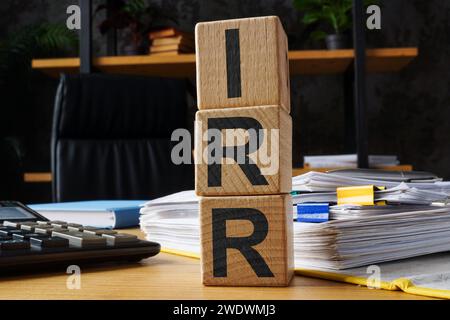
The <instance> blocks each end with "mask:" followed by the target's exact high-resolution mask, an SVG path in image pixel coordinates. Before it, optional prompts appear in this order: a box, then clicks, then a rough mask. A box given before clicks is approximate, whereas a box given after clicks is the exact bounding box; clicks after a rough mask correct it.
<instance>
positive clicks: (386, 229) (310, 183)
mask: <svg viewBox="0 0 450 320" xmlns="http://www.w3.org/2000/svg"><path fill="white" fill-rule="evenodd" d="M352 173H353V174H352ZM375 177H376V178H375ZM293 188H294V191H293V203H294V208H293V209H294V210H293V216H292V219H293V223H294V258H295V266H296V268H303V269H305V268H306V269H312V270H341V269H348V268H354V267H359V266H365V265H371V264H374V263H381V262H387V261H393V260H399V259H405V258H409V257H415V256H422V255H427V254H431V253H437V252H443V251H449V250H450V205H448V204H447V202H448V200H449V197H450V183H449V182H445V181H442V179H440V178H438V177H436V176H435V175H433V174H430V173H426V172H409V173H406V172H403V173H402V172H397V173H389V172H384V171H367V170H362V171H361V170H355V171H353V172H352V171H348V170H345V171H343V172H341V173H340V172H335V173H317V172H310V173H307V174H304V175H301V176H298V177H294V178H293ZM140 225H141V229H142V230H143V231H144V232H145V233H146V234H147V239H148V240H152V241H157V242H159V243H161V245H162V247H163V248H165V249H168V250H169V251H171V250H172V251H175V252H177V253H186V254H187V255H193V254H194V255H198V254H199V252H200V224H199V213H198V199H197V197H196V195H195V193H194V191H185V192H182V193H177V194H174V195H170V196H167V197H164V198H160V199H156V200H152V201H149V202H147V203H146V204H145V205H144V207H143V208H142V209H141V217H140Z"/></svg>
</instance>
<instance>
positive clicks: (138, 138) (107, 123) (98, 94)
mask: <svg viewBox="0 0 450 320" xmlns="http://www.w3.org/2000/svg"><path fill="white" fill-rule="evenodd" d="M186 113H187V103H186V87H185V81H184V80H177V79H162V78H147V77H130V76H116V75H114V76H112V75H102V74H90V75H62V76H61V80H60V84H59V87H58V90H57V93H56V101H55V111H54V119H53V132H52V173H53V198H54V200H55V201H58V202H59V201H78V200H95V199H110V200H112V199H153V198H155V197H159V196H163V195H166V194H169V193H173V192H177V191H181V190H187V189H193V186H194V168H193V165H174V164H173V163H172V161H171V150H172V146H173V145H174V144H175V142H171V141H170V137H171V134H172V131H173V130H175V129H176V128H185V127H186V121H187V120H186Z"/></svg>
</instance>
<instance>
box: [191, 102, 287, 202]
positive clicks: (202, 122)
mask: <svg viewBox="0 0 450 320" xmlns="http://www.w3.org/2000/svg"><path fill="white" fill-rule="evenodd" d="M239 117H241V118H251V119H255V120H257V122H259V123H260V125H261V127H262V128H263V129H268V130H267V131H264V140H262V144H261V146H260V147H259V149H258V150H259V151H260V152H261V153H260V154H258V151H255V152H253V153H250V154H249V158H250V159H251V160H252V161H253V162H254V163H255V164H256V165H257V166H258V168H259V169H260V170H261V173H262V174H263V177H264V178H265V180H266V182H267V184H263V185H255V184H253V183H252V182H251V181H250V180H249V178H248V177H247V176H246V174H245V173H244V171H243V169H242V168H241V166H239V165H238V164H236V162H235V161H233V160H232V159H231V158H226V159H225V158H222V166H221V184H220V185H219V186H208V179H210V175H211V171H209V170H210V169H209V168H208V164H207V160H208V159H207V157H206V156H205V152H207V150H208V140H207V139H205V137H206V138H207V134H206V130H207V129H208V121H209V120H210V119H218V118H219V119H220V118H223V119H227V118H230V119H231V118H239ZM196 121H197V122H196V124H197V125H196V132H195V140H196V141H195V152H196V153H195V157H196V162H197V163H196V168H195V169H196V170H195V190H196V193H197V194H198V195H201V196H214V195H255V194H279V193H289V192H291V189H292V179H291V177H292V119H291V117H290V116H289V114H287V113H286V112H285V111H284V110H283V109H281V108H280V107H278V106H264V107H246V108H232V109H211V110H200V111H198V112H197V113H196ZM233 121H234V120H229V121H228V120H227V123H228V124H229V125H230V127H232V126H233V125H234V123H233ZM236 126H238V125H236ZM273 129H275V131H273ZM278 130H279V131H278ZM235 133H236V136H237V137H238V138H239V139H237V141H239V140H240V141H241V143H240V145H243V144H245V142H242V141H248V138H246V133H247V132H246V131H242V130H241V131H240V132H238V131H235ZM277 135H278V137H277ZM202 138H203V139H202ZM224 141H227V139H226V134H225V131H222V144H223V143H224ZM237 144H238V143H235V145H237ZM206 154H207V153H206ZM261 155H268V156H269V157H268V159H264V157H261ZM200 159H201V160H202V161H201V162H200ZM265 170H266V171H265ZM265 172H268V173H269V174H264V173H265Z"/></svg>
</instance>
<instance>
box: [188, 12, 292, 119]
mask: <svg viewBox="0 0 450 320" xmlns="http://www.w3.org/2000/svg"><path fill="white" fill-rule="evenodd" d="M195 39H196V40H195V41H196V55H197V101H198V108H199V109H200V110H202V109H220V108H232V107H247V106H263V105H279V106H282V107H283V108H284V110H286V111H287V112H288V113H289V112H290V93H289V91H290V89H289V61H288V44H287V37H286V34H285V32H284V29H283V26H282V25H281V22H280V20H279V19H278V17H275V16H270V17H259V18H248V19H235V20H223V21H214V22H205V23H198V24H197V25H196V27H195Z"/></svg>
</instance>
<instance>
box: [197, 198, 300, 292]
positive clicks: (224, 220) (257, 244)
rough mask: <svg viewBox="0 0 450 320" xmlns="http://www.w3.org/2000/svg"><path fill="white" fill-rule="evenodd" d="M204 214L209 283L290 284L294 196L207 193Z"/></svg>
mask: <svg viewBox="0 0 450 320" xmlns="http://www.w3.org/2000/svg"><path fill="white" fill-rule="evenodd" d="M200 217H201V247H202V255H201V257H202V279H203V284H205V285H219V286H287V285H289V282H290V280H291V278H292V274H293V245H292V232H293V231H292V228H293V221H292V198H291V195H289V194H283V195H267V196H249V197H247V196H242V197H203V198H201V200H200Z"/></svg>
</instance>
